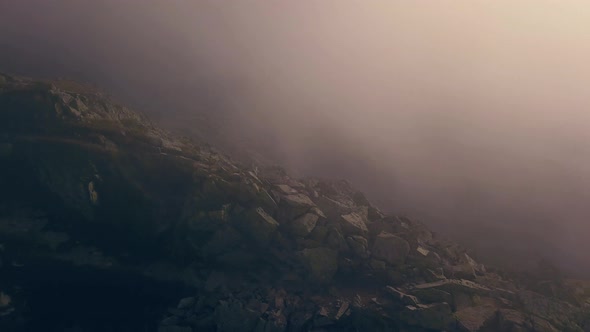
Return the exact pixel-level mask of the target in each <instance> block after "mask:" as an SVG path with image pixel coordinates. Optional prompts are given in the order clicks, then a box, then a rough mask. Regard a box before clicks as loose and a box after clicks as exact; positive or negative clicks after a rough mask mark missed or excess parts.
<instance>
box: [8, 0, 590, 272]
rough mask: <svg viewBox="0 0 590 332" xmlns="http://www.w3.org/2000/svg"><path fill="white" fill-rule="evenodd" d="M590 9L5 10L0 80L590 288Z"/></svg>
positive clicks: (71, 1) (145, 6) (102, 4)
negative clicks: (240, 158)
mask: <svg viewBox="0 0 590 332" xmlns="http://www.w3.org/2000/svg"><path fill="white" fill-rule="evenodd" d="M589 38H590V4H588V3H586V2H585V1H573V0H572V1H559V2H556V1H544V0H536V1H532V0H521V1H494V2H474V1H467V0H456V1H452V2H451V1H404V0H399V1H377V0H375V1H337V0H332V1H282V2H275V1H263V0H260V1H247V0H244V1H180V0H178V1H156V0H141V1H140V0H128V1H119V0H103V1H90V0H88V1H85V0H82V1H81V0H56V1H44V0H43V1H42V0H7V1H3V2H0V50H1V52H0V71H8V72H14V73H18V74H26V75H31V76H42V77H56V76H62V77H64V76H65V77H69V78H73V79H77V80H83V81H87V82H91V83H94V84H97V85H99V86H101V87H103V88H104V89H105V90H107V91H109V92H111V93H112V94H113V95H115V96H116V97H117V98H119V99H120V100H122V101H123V102H126V103H129V104H131V105H132V106H135V107H137V108H139V109H142V110H144V111H146V112H148V113H150V114H152V115H153V116H154V117H156V118H160V119H161V121H163V122H165V123H167V124H168V125H175V126H178V127H183V128H185V129H186V128H193V129H194V130H195V131H201V132H202V131H203V130H204V129H203V127H205V128H207V134H206V135H205V136H209V135H215V137H212V138H211V139H213V140H214V141H215V140H224V141H225V142H228V141H229V142H234V143H235V144H240V146H246V147H249V148H253V149H257V150H259V152H261V153H263V154H265V155H267V156H269V157H272V158H275V159H276V160H278V161H280V162H281V163H284V164H286V165H288V166H289V167H290V168H292V169H294V170H296V171H298V172H300V173H303V174H310V175H320V176H332V177H340V178H347V179H349V180H351V182H353V183H354V184H355V185H356V186H358V187H359V188H361V189H363V190H364V191H365V192H366V193H367V194H368V195H369V196H370V197H371V198H372V199H373V200H374V201H375V202H377V203H378V205H379V206H380V207H382V208H383V209H384V210H388V211H394V212H398V213H407V214H410V215H414V216H418V217H421V218H423V219H424V221H425V222H426V223H428V224H429V225H431V226H432V227H433V228H434V229H436V230H439V231H441V232H443V233H446V234H449V235H452V236H456V237H458V238H460V239H462V240H463V241H464V242H465V243H468V244H470V245H475V246H476V247H479V248H480V250H482V251H484V252H487V253H501V254H502V255H507V256H509V257H519V255H521V254H522V255H528V256H527V257H529V258H530V257H535V256H537V255H546V256H549V257H550V258H553V259H559V260H560V261H561V262H562V264H563V265H564V266H567V267H570V268H571V267H575V268H576V269H578V270H580V271H582V270H583V271H585V272H590V263H589V262H590V260H588V258H589V257H588V254H587V253H588V252H590V242H589V241H587V237H588V236H589V234H590V223H589V222H588V219H589V217H590V207H589V206H588V204H587V203H588V198H589V197H590V196H589V191H590V169H589V168H588V167H587V165H588V163H589V161H590V155H589V152H590V146H589V145H588V143H587V142H589V138H590V137H589V136H590V130H589V129H590V122H589V121H590V112H589V110H588V108H589V105H590V62H588V59H590V43H588V42H587V41H588V39H589Z"/></svg>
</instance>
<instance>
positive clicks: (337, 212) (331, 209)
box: [317, 196, 353, 219]
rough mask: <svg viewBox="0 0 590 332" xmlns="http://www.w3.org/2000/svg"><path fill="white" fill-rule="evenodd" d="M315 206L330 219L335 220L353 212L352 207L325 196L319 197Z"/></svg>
mask: <svg viewBox="0 0 590 332" xmlns="http://www.w3.org/2000/svg"><path fill="white" fill-rule="evenodd" d="M317 205H318V207H319V208H320V209H321V210H322V211H323V212H324V213H325V214H326V216H327V217H328V218H330V219H335V218H337V217H339V216H341V215H343V214H348V213H351V212H352V211H353V207H351V206H349V205H347V204H345V203H342V202H339V201H336V200H334V199H332V198H329V197H327V196H320V197H319V198H318V200H317Z"/></svg>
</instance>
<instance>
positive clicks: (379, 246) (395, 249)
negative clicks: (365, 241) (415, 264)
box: [372, 232, 410, 265]
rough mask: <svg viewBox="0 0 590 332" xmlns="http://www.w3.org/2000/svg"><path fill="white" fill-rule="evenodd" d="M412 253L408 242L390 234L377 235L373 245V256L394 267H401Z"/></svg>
mask: <svg viewBox="0 0 590 332" xmlns="http://www.w3.org/2000/svg"><path fill="white" fill-rule="evenodd" d="M409 252H410V245H409V244H408V241H406V240H404V239H402V238H400V237H398V236H395V235H393V234H390V233H384V232H383V233H381V234H379V235H377V238H376V239H375V243H374V244H373V250H372V254H373V256H374V257H375V258H377V259H380V260H384V261H386V262H388V263H389V264H392V265H401V264H403V263H404V262H405V261H406V257H407V256H408V254H409Z"/></svg>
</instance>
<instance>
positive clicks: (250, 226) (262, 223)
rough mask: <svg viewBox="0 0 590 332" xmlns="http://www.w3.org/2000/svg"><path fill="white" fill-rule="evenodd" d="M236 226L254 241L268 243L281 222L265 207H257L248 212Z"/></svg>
mask: <svg viewBox="0 0 590 332" xmlns="http://www.w3.org/2000/svg"><path fill="white" fill-rule="evenodd" d="M236 227H237V228H238V229H240V230H241V231H242V232H243V233H245V234H246V235H247V236H249V237H250V238H251V239H253V240H254V241H256V242H258V243H260V244H267V243H268V242H269V241H270V239H271V237H272V235H273V233H274V232H275V231H276V230H277V228H278V227H279V223H278V222H277V221H276V220H275V219H274V218H273V217H271V216H270V215H269V214H267V213H266V212H265V211H264V209H263V208H256V209H252V210H250V211H248V212H246V213H245V214H244V217H243V218H242V219H241V220H239V222H238V224H237V225H236Z"/></svg>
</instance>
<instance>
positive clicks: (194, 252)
mask: <svg viewBox="0 0 590 332" xmlns="http://www.w3.org/2000/svg"><path fill="white" fill-rule="evenodd" d="M0 160H1V161H2V162H1V166H0V195H1V201H0V202H1V203H2V205H0V243H2V246H1V247H0V258H1V259H2V263H0V271H3V275H5V276H7V277H0V291H1V293H0V315H1V317H2V320H0V327H2V326H3V325H2V324H5V326H6V327H9V328H11V329H14V330H15V331H18V330H19V329H21V330H25V329H26V328H27V327H30V325H27V324H30V323H29V322H30V321H31V316H34V315H35V313H34V312H33V313H32V309H31V308H30V307H29V305H28V304H27V302H28V301H27V296H31V295H30V294H31V293H30V292H27V289H28V288H30V287H31V286H30V285H27V284H26V283H25V284H22V283H23V282H22V281H21V280H24V279H26V278H24V279H23V278H22V276H23V275H26V276H27V278H29V277H30V276H29V274H30V275H33V274H38V273H39V271H42V272H47V271H48V270H47V269H53V267H52V266H64V268H63V271H66V272H64V273H71V272H67V271H77V270H80V269H87V270H90V271H94V272H93V273H99V271H101V272H100V273H103V272H102V271H107V272H104V273H113V272H116V273H120V272H121V271H124V272H125V273H126V275H129V276H130V277H129V278H132V280H134V281H135V280H150V281H154V282H167V283H172V284H178V285H182V286H181V288H182V290H181V291H178V292H177V293H179V294H178V295H174V296H177V297H178V300H177V301H175V300H174V299H173V298H172V297H173V296H169V297H167V298H166V301H164V302H166V303H165V306H166V307H167V308H165V307H164V308H159V309H158V310H161V311H160V312H158V313H157V317H159V318H158V321H157V326H156V322H154V326H150V327H146V328H145V330H156V328H157V330H158V331H161V332H166V331H187V332H188V331H277V332H279V331H587V330H590V325H589V321H588V317H589V315H588V303H587V302H586V299H585V297H584V296H582V295H581V294H579V292H578V293H576V290H575V289H570V288H569V287H568V286H567V285H566V284H565V283H564V282H563V281H561V280H557V279H555V278H550V279H549V280H546V279H547V278H546V277H545V276H538V277H537V278H536V279H535V278H532V279H529V280H527V281H526V282H520V281H517V280H515V279H513V278H511V277H508V276H507V275H506V274H503V273H502V272H501V271H495V270H493V269H492V270H490V269H489V268H488V269H486V267H485V266H484V265H483V264H481V263H479V262H477V261H475V260H474V259H473V258H472V257H471V256H470V255H469V254H468V252H467V251H466V250H465V249H464V248H461V247H460V246H458V245H457V244H455V243H453V242H451V241H448V240H446V239H443V238H441V237H440V236H438V235H437V234H433V233H432V232H431V231H430V230H429V229H428V228H427V227H426V226H425V225H424V224H422V223H421V222H418V221H416V220H412V219H410V218H407V217H403V216H386V215H384V214H383V213H382V212H381V211H380V210H379V209H378V208H377V207H375V206H373V205H372V204H371V203H370V202H369V201H368V200H367V198H366V197H365V196H364V195H363V194H362V193H361V192H359V191H358V190H356V189H354V188H353V187H352V186H351V185H350V184H349V183H348V182H347V181H342V180H338V181H337V180H325V179H315V178H303V179H295V178H292V177H290V176H289V175H288V174H286V172H285V171H284V170H283V169H281V168H280V167H276V166H266V165H242V164H240V163H237V162H235V161H232V160H231V159H230V158H228V157H226V156H224V155H222V154H220V153H218V152H216V151H215V150H214V149H212V148H210V147H206V146H197V145H195V144H194V143H192V142H191V141H190V140H186V139H178V138H175V137H173V136H171V135H169V134H168V133H166V132H164V131H162V130H160V129H158V128H157V127H156V126H154V125H153V124H151V123H150V122H149V120H148V119H146V118H145V117H144V116H142V115H140V114H138V113H136V112H133V111H131V110H129V109H127V108H125V107H122V106H119V105H117V104H116V103H114V102H112V101H111V100H109V99H108V98H107V97H106V96H104V95H102V94H100V93H98V92H96V91H94V90H92V89H88V88H86V87H83V86H79V85H76V84H73V83H71V82H69V83H68V84H64V83H63V82H41V81H35V80H30V79H26V78H19V77H13V76H8V75H0ZM43 266H49V268H47V267H46V268H45V270H43V269H42V268H41V267H43ZM29 267H32V268H31V270H30V271H29V272H27V268H29ZM39 269H41V270H39ZM55 269H57V268H55ZM19 271H25V272H19ZM27 273H28V274H27ZM11 276H19V277H11ZM31 278H33V277H31ZM33 280H34V281H35V282H39V281H40V280H41V279H34V278H33ZM179 287H180V286H179ZM176 289H178V288H176ZM180 293H182V294H185V296H186V297H184V298H182V299H180V298H181V297H182V294H180ZM167 295H172V293H170V294H167ZM113 301H117V299H113ZM173 302H177V303H174V304H173ZM172 304H173V305H172ZM68 324H69V325H73V326H74V327H75V328H78V330H82V331H95V330H96V331H99V330H101V327H95V329H93V328H92V327H89V326H83V322H69V323H68ZM76 324H77V325H76ZM112 324H114V325H112V326H111V328H112V329H113V330H121V331H123V330H143V329H142V328H140V327H139V326H135V327H133V326H131V327H129V325H127V327H126V329H125V328H123V327H120V326H117V325H116V324H115V323H112ZM66 325H67V324H66ZM68 327H69V326H68ZM61 328H62V327H60V329H56V330H60V331H61V330H66V329H65V328H66V327H64V328H63V329H61ZM118 328H120V329H118ZM49 330H50V329H49ZM102 330H106V328H105V327H104V326H103V327H102Z"/></svg>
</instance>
